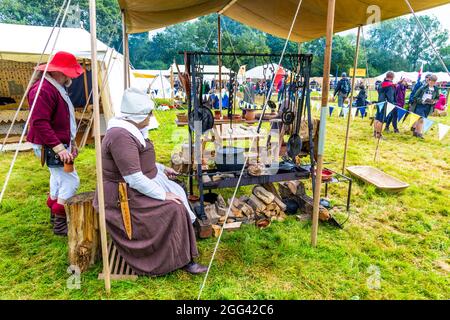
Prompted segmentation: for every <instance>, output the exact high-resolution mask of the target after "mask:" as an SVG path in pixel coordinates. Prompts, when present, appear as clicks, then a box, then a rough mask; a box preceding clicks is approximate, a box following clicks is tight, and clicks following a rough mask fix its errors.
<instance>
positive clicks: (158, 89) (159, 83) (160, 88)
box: [150, 75, 172, 99]
mask: <svg viewBox="0 0 450 320" xmlns="http://www.w3.org/2000/svg"><path fill="white" fill-rule="evenodd" d="M171 90H172V89H171V88H170V82H169V81H168V80H167V79H166V78H165V77H164V76H162V75H159V76H157V77H156V78H154V79H153V80H152V82H151V84H150V94H151V95H152V97H153V98H163V99H169V98H170V92H171Z"/></svg>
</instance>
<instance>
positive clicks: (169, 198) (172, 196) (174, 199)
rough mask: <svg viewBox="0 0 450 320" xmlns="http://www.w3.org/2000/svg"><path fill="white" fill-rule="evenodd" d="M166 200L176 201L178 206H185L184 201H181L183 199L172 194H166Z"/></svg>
mask: <svg viewBox="0 0 450 320" xmlns="http://www.w3.org/2000/svg"><path fill="white" fill-rule="evenodd" d="M166 200H170V201H174V202H176V203H178V204H183V200H182V199H181V197H179V196H177V195H176V194H175V193H172V192H166Z"/></svg>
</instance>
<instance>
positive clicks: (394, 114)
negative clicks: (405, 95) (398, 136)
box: [391, 108, 399, 133]
mask: <svg viewBox="0 0 450 320" xmlns="http://www.w3.org/2000/svg"><path fill="white" fill-rule="evenodd" d="M391 115H392V117H391V119H392V126H393V127H394V132H395V133H397V132H399V131H398V125H397V123H398V114H397V108H394V110H392V112H391Z"/></svg>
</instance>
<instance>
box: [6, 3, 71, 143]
mask: <svg viewBox="0 0 450 320" xmlns="http://www.w3.org/2000/svg"><path fill="white" fill-rule="evenodd" d="M66 2H67V0H64V2H63V4H62V5H61V7H60V8H59V12H58V16H57V17H56V20H55V23H54V24H53V27H52V30H51V32H50V35H49V36H48V38H47V42H46V43H45V46H44V49H43V50H42V53H41V55H40V56H39V60H38V62H37V63H36V67H38V66H39V65H40V64H41V62H42V58H43V57H44V54H45V50H47V46H48V44H49V43H50V39H51V38H52V35H53V32H54V31H55V28H56V26H57V24H58V21H59V17H60V16H61V13H62V12H63V8H64V6H65V5H66ZM36 67H35V68H34V69H33V73H32V75H31V77H30V81H28V85H27V88H26V89H25V92H24V93H23V96H22V99H21V101H20V103H19V106H18V107H17V110H16V113H15V114H14V117H13V120H12V122H11V125H10V126H9V129H8V131H7V133H6V136H5V138H4V139H3V143H2V145H1V146H0V152H2V151H3V148H4V147H5V145H6V141H7V140H8V138H9V135H10V134H11V131H12V129H13V127H14V124H15V122H16V120H17V117H18V116H19V112H20V109H22V106H23V103H24V102H25V98H26V96H27V94H28V91H29V90H30V88H31V85H32V81H33V79H34V77H35V75H36V73H37V70H36Z"/></svg>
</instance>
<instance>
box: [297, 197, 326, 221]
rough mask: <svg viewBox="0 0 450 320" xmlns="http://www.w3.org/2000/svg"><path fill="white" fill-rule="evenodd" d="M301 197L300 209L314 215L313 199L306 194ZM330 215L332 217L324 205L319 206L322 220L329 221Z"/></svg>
mask: <svg viewBox="0 0 450 320" xmlns="http://www.w3.org/2000/svg"><path fill="white" fill-rule="evenodd" d="M299 199H300V204H301V206H300V211H302V212H303V213H307V214H309V215H312V212H313V199H312V198H311V197H310V196H308V195H306V194H305V195H303V196H301V197H299ZM330 217H331V215H330V212H329V211H328V210H327V209H326V208H325V207H324V206H319V219H320V220H321V221H327V220H328V219H330Z"/></svg>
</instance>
